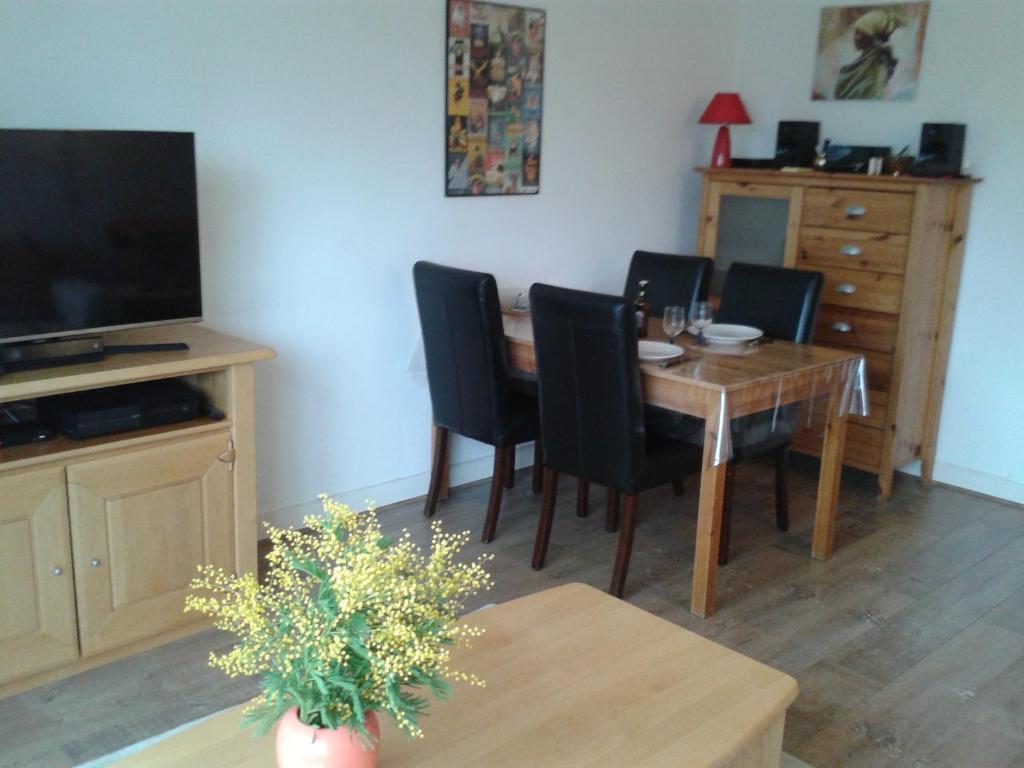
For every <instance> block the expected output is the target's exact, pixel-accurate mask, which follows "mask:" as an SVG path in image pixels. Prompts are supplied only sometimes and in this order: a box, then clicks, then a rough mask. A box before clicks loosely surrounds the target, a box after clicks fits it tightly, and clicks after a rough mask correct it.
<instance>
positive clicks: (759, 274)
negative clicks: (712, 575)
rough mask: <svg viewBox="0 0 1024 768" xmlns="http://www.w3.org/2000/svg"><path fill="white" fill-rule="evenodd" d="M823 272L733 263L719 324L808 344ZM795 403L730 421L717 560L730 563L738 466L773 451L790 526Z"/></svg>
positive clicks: (781, 506)
mask: <svg viewBox="0 0 1024 768" xmlns="http://www.w3.org/2000/svg"><path fill="white" fill-rule="evenodd" d="M823 283H824V275H822V274H821V273H820V272H812V271H810V270H804V269H789V268H787V267H769V266H762V265H759V264H744V263H742V262H736V263H733V264H732V265H731V266H730V267H729V271H728V272H727V273H726V276H725V284H724V286H723V288H722V297H721V302H720V303H719V307H718V314H717V316H716V317H715V322H716V323H737V324H740V325H752V326H754V327H756V328H760V329H761V330H762V331H763V332H764V334H765V336H768V337H770V338H772V339H780V340H786V341H795V342H796V343H798V344H809V343H810V342H811V339H812V338H813V336H814V323H815V320H816V318H817V315H818V304H819V302H820V300H821V287H822V284H823ZM798 410H799V409H798V406H797V404H795V403H794V404H792V405H786V406H783V407H782V408H779V409H778V412H776V411H775V409H772V410H769V411H761V412H760V413H752V414H749V415H747V416H740V417H738V418H735V419H733V420H732V422H731V427H732V459H731V460H730V461H729V464H728V466H727V468H726V474H725V491H724V496H723V508H722V536H721V544H720V545H719V548H718V562H719V564H720V565H725V564H726V563H728V562H729V535H730V529H731V527H732V490H733V485H734V479H735V470H736V465H737V464H738V463H740V462H743V461H746V460H747V459H751V458H755V457H758V456H766V455H769V454H773V455H774V458H775V522H776V525H777V527H778V529H779V530H780V531H786V530H789V496H788V488H787V485H788V482H787V477H788V467H789V444H790V441H791V440H792V437H793V432H794V431H795V429H796V422H797V411H798Z"/></svg>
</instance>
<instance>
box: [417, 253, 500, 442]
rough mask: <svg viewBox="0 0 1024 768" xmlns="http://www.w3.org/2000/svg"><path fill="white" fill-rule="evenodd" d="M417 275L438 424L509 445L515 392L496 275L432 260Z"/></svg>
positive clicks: (431, 393)
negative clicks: (508, 437)
mask: <svg viewBox="0 0 1024 768" xmlns="http://www.w3.org/2000/svg"><path fill="white" fill-rule="evenodd" d="M412 274H413V281H414V282H415V284H416V304H417V306H418V307H419V313H420V327H421V329H422V331H423V352H424V356H425V357H426V362H427V381H428V382H429V384H430V399H431V402H432V404H433V408H434V423H435V424H437V425H438V426H439V427H444V428H445V429H450V430H451V431H453V432H455V433H457V434H460V435H465V436H466V437H471V438H473V439H474V440H480V441H482V442H485V443H489V444H491V445H501V444H503V442H504V433H505V432H507V431H508V430H509V429H510V427H511V425H510V420H511V404H510V400H511V397H512V389H511V383H510V380H509V373H508V353H507V349H506V346H505V335H504V332H503V330H502V322H501V307H500V305H499V303H498V287H497V284H496V283H495V282H494V276H493V275H489V274H486V273H484V272H471V271H469V270H465V269H454V268H452V267H444V266H441V265H439V264H432V263H430V262H427V261H419V262H417V263H416V264H415V265H414V266H413V269H412Z"/></svg>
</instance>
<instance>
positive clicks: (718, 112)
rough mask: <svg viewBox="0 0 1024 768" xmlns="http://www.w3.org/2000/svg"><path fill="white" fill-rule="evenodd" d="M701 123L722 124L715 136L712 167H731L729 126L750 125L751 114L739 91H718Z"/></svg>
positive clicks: (702, 116)
mask: <svg viewBox="0 0 1024 768" xmlns="http://www.w3.org/2000/svg"><path fill="white" fill-rule="evenodd" d="M698 122H699V123H702V124H704V125H707V124H709V123H710V124H711V125H721V128H719V129H718V135H717V136H716V137H715V147H714V149H712V150H711V167H712V168H729V167H730V166H732V153H731V149H730V146H729V126H730V125H748V124H749V123H750V115H748V114H747V110H746V107H744V106H743V102H742V101H741V100H740V95H739V94H738V93H716V94H715V97H714V98H713V99H712V100H711V103H710V104H708V107H707V109H705V110H704V114H703V115H701V116H700V120H699V121H698Z"/></svg>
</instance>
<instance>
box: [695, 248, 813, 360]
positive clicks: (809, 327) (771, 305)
mask: <svg viewBox="0 0 1024 768" xmlns="http://www.w3.org/2000/svg"><path fill="white" fill-rule="evenodd" d="M824 280H825V278H824V276H823V275H822V274H821V272H812V271H810V270H806V269H789V268H787V267H767V266H762V265H760V264H744V263H741V262H734V263H733V264H732V265H731V266H730V267H729V271H728V272H727V273H726V276H725V286H724V287H723V288H722V300H721V303H720V304H719V306H718V313H717V315H716V316H715V322H716V323H738V324H741V325H753V326H754V327H756V328H760V329H761V330H762V331H764V334H765V335H766V336H770V337H772V338H773V339H784V340H786V341H795V342H797V343H799V344H809V343H810V341H811V339H812V338H813V337H814V322H815V320H816V319H817V316H818V302H819V301H820V300H821V286H822V283H823V282H824Z"/></svg>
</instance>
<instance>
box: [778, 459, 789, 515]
mask: <svg viewBox="0 0 1024 768" xmlns="http://www.w3.org/2000/svg"><path fill="white" fill-rule="evenodd" d="M788 477H789V446H788V445H784V446H782V447H781V448H779V450H778V451H776V452H775V525H776V527H778V529H779V530H780V531H788V530H789V483H788Z"/></svg>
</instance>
